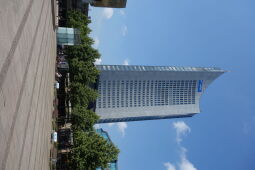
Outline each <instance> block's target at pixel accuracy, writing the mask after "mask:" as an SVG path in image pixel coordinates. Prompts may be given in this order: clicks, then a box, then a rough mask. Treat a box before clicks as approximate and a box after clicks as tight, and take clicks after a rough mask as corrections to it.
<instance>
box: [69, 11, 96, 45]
mask: <svg viewBox="0 0 255 170" xmlns="http://www.w3.org/2000/svg"><path fill="white" fill-rule="evenodd" d="M67 15H68V18H67V27H72V28H78V29H79V30H80V37H81V42H82V44H87V45H92V44H93V43H94V41H93V39H92V38H90V37H89V36H88V35H89V33H90V32H91V29H90V28H89V27H88V24H89V23H91V20H90V19H88V17H87V16H85V15H84V14H83V13H81V12H80V11H76V10H70V11H68V12H67Z"/></svg>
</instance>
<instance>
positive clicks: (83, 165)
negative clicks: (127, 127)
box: [72, 131, 119, 170]
mask: <svg viewBox="0 0 255 170" xmlns="http://www.w3.org/2000/svg"><path fill="white" fill-rule="evenodd" d="M74 139H75V140H74V141H75V142H74V147H73V149H72V168H73V169H77V170H84V169H86V170H95V169H96V168H97V167H103V168H106V167H107V163H109V162H111V161H114V160H116V159H117V157H118V153H119V149H117V148H116V146H114V145H113V144H112V143H111V142H108V141H107V140H105V139H104V138H103V137H101V136H100V135H98V134H97V133H96V132H93V131H92V132H87V133H85V132H83V131H76V132H75V134H74Z"/></svg>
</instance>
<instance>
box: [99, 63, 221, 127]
mask: <svg viewBox="0 0 255 170" xmlns="http://www.w3.org/2000/svg"><path fill="white" fill-rule="evenodd" d="M96 67H97V68H98V69H99V70H100V76H99V80H98V92H99V95H100V96H99V97H98V99H97V101H96V113H97V114H98V115H99V116H100V120H99V123H107V122H122V121H137V120H152V119H167V118H176V117H191V116H193V115H194V114H196V113H200V108H199V100H200V97H201V95H202V93H203V92H204V91H205V89H206V88H207V87H208V85H209V84H210V83H211V82H212V81H213V80H215V79H216V78H217V77H219V76H220V75H221V74H223V73H224V72H225V71H224V70H222V69H220V68H215V67H172V66H125V65H97V66H96Z"/></svg>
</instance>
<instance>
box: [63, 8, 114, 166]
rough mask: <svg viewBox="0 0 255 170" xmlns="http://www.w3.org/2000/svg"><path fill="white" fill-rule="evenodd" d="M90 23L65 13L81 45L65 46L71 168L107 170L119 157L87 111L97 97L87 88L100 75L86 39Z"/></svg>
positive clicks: (79, 15) (76, 13) (95, 55)
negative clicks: (68, 78) (70, 121)
mask: <svg viewBox="0 0 255 170" xmlns="http://www.w3.org/2000/svg"><path fill="white" fill-rule="evenodd" d="M90 22H91V21H90V20H89V19H88V18H87V17H86V16H85V15H83V14H82V13H81V12H79V11H69V12H68V21H67V25H68V27H72V28H78V29H79V30H80V36H81V44H80V45H75V46H68V47H67V48H65V54H66V55H67V56H68V57H67V60H68V63H69V72H70V80H71V84H70V86H69V88H70V90H69V99H70V101H71V103H72V106H73V109H72V129H73V132H74V146H73V148H72V149H71V157H72V163H71V164H72V167H71V168H70V169H77V170H79V169H80V170H84V169H86V170H95V169H96V168H97V167H106V166H107V163H109V162H111V161H114V160H116V159H117V157H118V153H119V149H118V148H117V147H116V146H114V145H113V144H112V143H111V142H109V141H107V140H105V139H104V138H103V137H101V136H100V135H98V134H97V133H96V132H95V130H94V129H93V125H94V124H95V123H96V122H97V120H98V119H99V116H97V115H96V113H95V112H93V111H92V110H89V109H88V106H89V105H90V103H91V102H92V103H93V102H95V100H96V98H97V96H98V94H97V92H96V90H94V89H92V88H90V87H91V84H94V83H96V80H97V78H98V76H99V71H98V70H97V69H96V67H95V65H94V62H95V61H96V59H98V58H100V54H99V52H98V50H96V49H94V48H93V47H92V45H93V43H94V41H93V39H92V38H90V37H89V36H88V35H89V33H90V32H91V30H90V29H89V27H88V24H89V23H90Z"/></svg>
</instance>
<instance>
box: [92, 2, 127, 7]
mask: <svg viewBox="0 0 255 170" xmlns="http://www.w3.org/2000/svg"><path fill="white" fill-rule="evenodd" d="M89 1H91V2H90V5H92V6H94V7H108V8H126V4H127V0H89Z"/></svg>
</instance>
